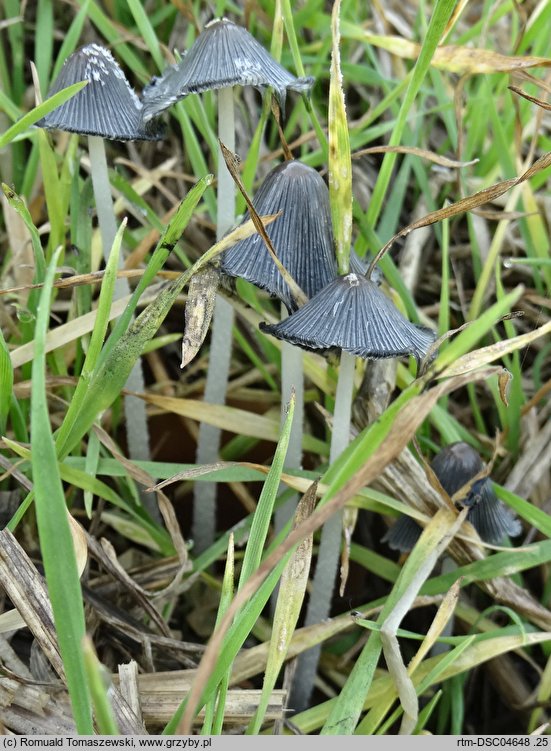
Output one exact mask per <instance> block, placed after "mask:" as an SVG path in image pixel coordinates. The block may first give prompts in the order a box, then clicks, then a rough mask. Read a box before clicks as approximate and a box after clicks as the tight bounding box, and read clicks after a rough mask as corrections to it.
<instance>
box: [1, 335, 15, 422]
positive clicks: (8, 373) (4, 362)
mask: <svg viewBox="0 0 551 751" xmlns="http://www.w3.org/2000/svg"><path fill="white" fill-rule="evenodd" d="M12 389H13V368H12V364H11V360H10V353H9V351H8V348H7V346H6V341H5V339H4V335H3V334H2V331H1V330H0V435H4V433H5V432H6V423H7V419H8V415H9V413H10V406H11V400H12Z"/></svg>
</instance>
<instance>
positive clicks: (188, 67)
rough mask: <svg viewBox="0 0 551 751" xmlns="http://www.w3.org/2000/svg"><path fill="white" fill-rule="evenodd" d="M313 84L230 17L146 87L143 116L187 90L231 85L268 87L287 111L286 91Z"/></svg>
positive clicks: (211, 28)
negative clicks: (284, 65)
mask: <svg viewBox="0 0 551 751" xmlns="http://www.w3.org/2000/svg"><path fill="white" fill-rule="evenodd" d="M313 83H314V79H313V78H310V77H306V78H296V77H295V76H293V75H292V74H291V73H289V71H288V70H285V68H283V67H282V66H281V65H280V64H279V63H278V62H276V60H274V59H273V57H272V56H271V55H270V54H269V53H268V52H266V50H265V49H264V47H262V45H261V44H260V43H259V42H257V41H256V39H255V38H254V37H253V36H252V35H251V34H250V33H249V32H248V31H247V29H245V28H243V27H242V26H238V25H237V24H235V23H233V21H229V20H228V19H227V18H221V19H215V20H213V21H211V22H210V23H209V24H207V25H206V26H205V28H204V30H203V32H202V33H201V34H200V35H199V36H198V37H197V39H196V40H195V43H194V44H193V46H192V47H191V49H190V50H189V51H188V52H187V54H186V55H185V56H184V57H183V58H182V60H181V61H180V62H179V63H177V64H176V65H173V66H171V67H170V68H167V70H166V71H165V72H164V73H163V74H162V76H159V77H157V78H154V79H153V81H152V82H151V84H150V85H149V86H148V87H147V88H146V89H145V90H144V101H145V118H146V119H149V118H151V117H155V116H156V115H158V114H159V113H160V112H162V111H163V110H165V109H167V108H168V107H170V106H171V105H172V104H175V103H176V102H177V101H179V100H180V99H182V98H183V97H185V96H187V95H188V94H200V93H201V92H203V91H211V90H214V89H223V88H229V87H232V86H254V87H256V88H259V89H263V88H265V87H267V86H270V87H271V88H273V90H274V92H275V94H276V96H277V98H278V101H279V104H280V106H281V108H282V109H283V108H284V105H285V98H286V94H287V90H288V89H292V90H293V91H298V92H306V91H308V90H309V89H310V88H311V87H312V84H313ZM226 145H228V144H226Z"/></svg>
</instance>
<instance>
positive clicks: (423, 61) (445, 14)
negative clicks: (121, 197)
mask: <svg viewBox="0 0 551 751" xmlns="http://www.w3.org/2000/svg"><path fill="white" fill-rule="evenodd" d="M455 5H456V2H455V0H438V1H437V3H436V5H435V8H434V11H433V14H432V16H431V19H430V22H429V26H428V29H427V33H426V35H425V38H424V40H423V45H422V47H421V52H420V53H419V57H418V58H417V61H416V63H415V67H414V68H413V73H412V76H411V78H410V81H409V85H408V87H407V89H406V93H405V95H404V100H403V102H402V105H401V107H400V112H399V113H398V118H397V120H396V125H395V126H394V130H393V131H392V135H391V136H390V140H389V145H390V146H397V145H398V144H400V143H401V140H402V135H403V133H404V129H405V127H406V122H407V116H408V114H409V111H410V109H411V107H412V105H413V102H414V101H415V98H416V96H417V94H418V93H419V90H420V88H421V84H422V83H423V80H424V78H425V76H426V74H427V71H428V69H429V66H430V63H431V60H432V57H433V55H434V53H435V51H436V48H437V46H438V43H439V42H440V39H441V38H442V34H443V33H444V29H445V28H446V24H447V23H448V21H449V19H450V17H451V14H452V11H453V9H454V7H455ZM395 162H396V154H392V153H388V154H385V156H384V159H383V163H382V165H381V169H380V170H379V174H378V176H377V182H376V183H375V187H374V188H373V193H372V195H371V201H370V203H369V208H368V209H367V215H366V216H367V222H368V224H370V225H371V226H372V227H375V226H376V224H377V220H378V218H379V214H380V212H381V209H382V206H383V201H384V198H385V195H386V192H387V190H388V186H389V184H390V177H391V175H392V170H393V167H394V164H395Z"/></svg>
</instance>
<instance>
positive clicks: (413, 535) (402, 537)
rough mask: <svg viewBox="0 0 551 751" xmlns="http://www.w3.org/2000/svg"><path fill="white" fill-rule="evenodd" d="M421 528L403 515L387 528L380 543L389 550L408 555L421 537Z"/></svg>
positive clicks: (413, 520)
mask: <svg viewBox="0 0 551 751" xmlns="http://www.w3.org/2000/svg"><path fill="white" fill-rule="evenodd" d="M422 531H423V528H422V527H421V525H420V524H417V522H416V521H415V519H412V518H411V516H407V515H406V514H404V515H403V516H400V518H399V519H398V520H397V521H396V522H394V524H393V525H392V527H389V529H388V530H387V532H386V534H385V536H384V537H383V539H382V542H386V544H387V545H388V547H389V548H390V549H391V550H399V551H400V553H409V551H410V550H411V549H412V548H413V547H414V545H415V543H416V542H417V540H418V539H419V538H420V537H421V532H422Z"/></svg>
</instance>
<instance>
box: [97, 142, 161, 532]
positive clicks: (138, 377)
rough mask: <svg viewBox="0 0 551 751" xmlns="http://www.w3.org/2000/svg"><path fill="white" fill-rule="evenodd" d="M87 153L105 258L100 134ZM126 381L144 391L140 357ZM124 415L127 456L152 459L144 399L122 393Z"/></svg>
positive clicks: (146, 499) (105, 189) (109, 232)
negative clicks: (123, 395)
mask: <svg viewBox="0 0 551 751" xmlns="http://www.w3.org/2000/svg"><path fill="white" fill-rule="evenodd" d="M88 154H89V156H90V164H91V168H92V185H93V188H94V198H95V201H96V212H97V215H98V223H99V229H100V235H101V244H102V246H103V257H104V259H105V261H106V262H107V260H108V258H109V253H110V252H111V247H112V246H113V241H114V239H115V235H116V233H117V220H116V218H115V212H114V210H113V200H112V198H111V184H110V182H109V172H108V170H107V159H106V157H105V144H104V140H103V138H99V136H88ZM123 263H124V262H123V257H122V254H121V255H120V257H119V268H122V267H123ZM128 294H130V285H129V284H128V279H126V278H124V277H121V278H118V279H117V281H116V283H115V292H114V295H113V297H114V299H115V300H118V299H120V298H121V297H125V296H126V295H128ZM125 385H126V388H127V389H128V390H129V391H135V392H137V393H143V392H144V391H145V381H144V376H143V368H142V362H141V360H137V361H136V362H135V364H134V367H133V368H132V370H131V372H130V375H129V376H128V380H127V382H126V384H125ZM124 417H125V420H126V440H127V444H128V454H129V456H130V458H131V459H137V460H149V459H151V453H150V450H149V430H148V427H147V414H146V409H145V403H144V402H143V401H142V400H141V399H138V398H137V397H135V396H125V397H124ZM142 503H143V504H144V506H145V507H146V509H147V511H148V512H149V514H150V515H151V516H152V517H153V518H154V519H156V520H158V521H160V518H161V517H160V514H159V509H158V507H157V504H156V502H155V499H154V498H152V497H151V494H145V493H144V494H142Z"/></svg>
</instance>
